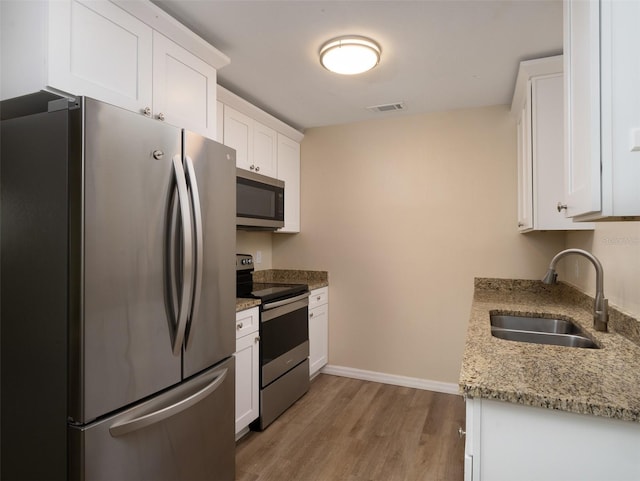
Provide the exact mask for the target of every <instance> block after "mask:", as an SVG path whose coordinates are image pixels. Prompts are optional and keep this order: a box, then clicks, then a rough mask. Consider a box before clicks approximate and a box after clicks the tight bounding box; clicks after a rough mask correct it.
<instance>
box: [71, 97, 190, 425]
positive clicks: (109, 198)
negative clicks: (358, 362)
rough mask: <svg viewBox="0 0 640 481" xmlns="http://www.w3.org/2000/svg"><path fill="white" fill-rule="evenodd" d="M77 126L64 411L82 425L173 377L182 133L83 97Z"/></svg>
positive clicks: (177, 370) (176, 378) (177, 375)
mask: <svg viewBox="0 0 640 481" xmlns="http://www.w3.org/2000/svg"><path fill="white" fill-rule="evenodd" d="M84 131H85V137H84V145H83V149H84V150H83V152H84V162H83V165H82V167H83V169H84V170H83V175H84V189H83V191H82V193H81V195H82V196H83V198H82V199H80V200H79V201H80V202H81V204H82V208H83V209H84V211H83V215H82V216H81V218H82V221H83V225H82V228H81V232H82V233H83V235H84V250H83V257H82V259H81V266H80V269H81V271H82V272H81V280H80V281H79V284H80V286H79V287H78V289H80V291H81V299H80V301H79V302H80V303H81V311H80V312H81V314H80V317H81V319H79V320H75V319H74V320H72V322H73V323H75V329H74V331H73V332H74V334H73V337H74V341H73V342H72V345H71V348H72V356H71V358H70V361H71V377H72V382H71V386H75V389H74V388H73V387H72V392H71V406H70V415H71V417H72V419H74V420H75V421H77V422H80V423H82V424H84V423H86V422H89V421H91V420H93V419H95V418H97V417H98V416H101V415H104V414H107V413H109V412H111V411H113V410H115V409H118V408H121V407H123V406H126V405H128V404H130V403H133V402H135V401H137V400H139V399H142V398H143V397H146V396H149V395H151V394H154V393H156V392H158V391H160V390H162V389H166V388H167V387H169V386H171V385H173V384H176V383H178V382H180V380H181V353H180V348H178V352H177V354H175V353H174V352H175V350H173V349H172V332H173V329H174V319H172V318H171V316H170V314H169V309H168V308H167V305H166V302H165V299H166V297H165V290H166V283H167V279H166V277H167V273H166V264H165V259H166V239H167V235H166V229H167V218H168V214H167V211H168V210H169V200H170V197H171V196H170V195H169V192H170V191H173V186H174V185H175V168H174V166H173V160H172V159H173V157H174V155H177V156H178V158H179V156H180V155H181V131H180V129H177V128H175V127H172V126H170V125H167V124H164V123H162V122H159V121H156V120H152V119H149V118H146V117H144V116H142V115H139V114H136V113H134V112H129V111H126V110H123V109H120V108H117V107H113V106H111V105H107V104H104V103H100V102H97V101H94V100H91V99H85V106H84ZM82 278H83V280H84V282H82ZM82 286H84V288H83V287H82ZM76 381H77V382H76ZM83 399H84V409H83V404H82V400H83Z"/></svg>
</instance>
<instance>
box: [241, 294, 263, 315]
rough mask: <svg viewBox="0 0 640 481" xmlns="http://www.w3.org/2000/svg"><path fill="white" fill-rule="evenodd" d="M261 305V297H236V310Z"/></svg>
mask: <svg viewBox="0 0 640 481" xmlns="http://www.w3.org/2000/svg"><path fill="white" fill-rule="evenodd" d="M259 305H260V299H251V298H247V297H236V312H240V311H244V310H247V309H251V308H252V307H256V306H259Z"/></svg>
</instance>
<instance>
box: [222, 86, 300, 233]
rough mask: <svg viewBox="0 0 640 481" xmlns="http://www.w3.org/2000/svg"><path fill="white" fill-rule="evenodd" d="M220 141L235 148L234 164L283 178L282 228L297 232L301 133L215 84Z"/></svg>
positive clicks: (284, 231)
mask: <svg viewBox="0 0 640 481" xmlns="http://www.w3.org/2000/svg"><path fill="white" fill-rule="evenodd" d="M217 98H218V100H219V102H218V118H222V119H223V123H224V125H223V127H222V129H219V130H220V131H221V132H223V135H222V143H223V144H225V145H227V146H229V147H231V148H233V149H235V150H236V166H237V167H239V168H241V169H245V170H249V171H252V172H257V173H259V174H262V175H266V176H269V177H274V178H277V179H279V180H283V181H284V227H283V228H281V229H278V230H277V231H276V233H297V232H300V142H301V141H302V139H303V138H304V134H302V132H300V131H298V130H295V129H294V128H292V127H291V126H289V125H287V124H285V123H284V122H282V121H280V120H278V119H276V118H275V117H273V116H272V115H270V114H268V113H266V112H265V111H264V110H261V109H259V108H258V107H256V106H255V105H253V104H250V103H249V102H247V101H246V100H244V99H242V98H240V97H238V96H237V95H235V94H234V93H232V92H230V91H229V90H227V89H225V88H224V87H221V86H219V85H218V89H217Z"/></svg>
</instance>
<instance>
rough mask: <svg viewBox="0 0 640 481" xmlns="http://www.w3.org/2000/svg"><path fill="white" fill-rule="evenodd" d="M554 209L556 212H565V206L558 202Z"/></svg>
mask: <svg viewBox="0 0 640 481" xmlns="http://www.w3.org/2000/svg"><path fill="white" fill-rule="evenodd" d="M556 208H557V209H558V212H562V211H563V210H567V204H563V203H562V202H558V205H557V206H556Z"/></svg>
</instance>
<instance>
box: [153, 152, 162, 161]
mask: <svg viewBox="0 0 640 481" xmlns="http://www.w3.org/2000/svg"><path fill="white" fill-rule="evenodd" d="M151 155H153V158H154V159H156V160H160V159H162V158H163V157H164V152H163V151H162V150H154V151H153V153H152V154H151Z"/></svg>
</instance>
